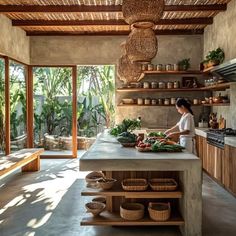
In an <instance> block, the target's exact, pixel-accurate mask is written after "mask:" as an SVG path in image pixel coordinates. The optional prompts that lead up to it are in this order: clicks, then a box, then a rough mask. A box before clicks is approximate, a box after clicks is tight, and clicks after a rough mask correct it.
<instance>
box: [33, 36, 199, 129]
mask: <svg viewBox="0 0 236 236" xmlns="http://www.w3.org/2000/svg"><path fill="white" fill-rule="evenodd" d="M126 39H127V37H126V36H116V37H114V36H111V37H109V36H107V37H105V36H104V37H103V36H97V37H91V36H80V37H77V36H71V37H61V36H60V37H31V39H30V40H31V63H32V64H49V65H50V64H52V65H53V64H54V65H56V64H60V65H63V64H78V65H88V64H89V65H91V64H116V65H117V61H118V58H119V57H120V56H121V53H122V52H121V48H120V44H121V43H122V42H123V41H125V40H126ZM158 49H159V50H158V53H157V56H156V58H155V59H154V60H153V63H156V64H157V63H162V64H168V63H176V62H177V61H178V60H181V59H183V58H191V65H192V69H199V63H200V61H201V57H202V54H203V38H202V36H199V35H196V36H159V37H158ZM169 79H170V80H176V79H181V77H175V76H172V77H169V78H168V77H152V78H148V80H149V81H151V80H169ZM121 85H122V83H121V81H119V80H118V79H116V87H120V86H121ZM139 96H142V97H150V96H151V97H156V98H157V97H173V96H174V97H179V96H185V97H188V98H194V97H196V96H199V95H197V94H181V93H179V94H177V93H175V94H174V95H173V94H151V95H150V94H142V95H140V94H138V93H136V94H123V93H122V94H120V93H116V104H119V103H120V101H121V99H122V98H124V97H139ZM200 96H203V94H200ZM195 111H196V121H197V120H198V117H199V113H200V112H201V111H202V110H201V108H199V107H198V108H197V107H196V108H195ZM138 116H141V117H142V121H143V126H145V127H166V126H171V125H173V124H175V123H176V122H177V120H178V119H179V115H178V114H177V112H176V110H175V108H167V107H164V108H158V107H149V108H141V107H129V108H124V107H117V109H116V122H120V121H121V120H123V119H124V118H127V117H130V118H137V117H138Z"/></svg>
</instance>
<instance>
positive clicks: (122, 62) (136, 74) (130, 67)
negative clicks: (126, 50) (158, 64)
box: [118, 55, 142, 84]
mask: <svg viewBox="0 0 236 236" xmlns="http://www.w3.org/2000/svg"><path fill="white" fill-rule="evenodd" d="M141 74H142V66H141V65H140V64H139V63H132V62H131V61H130V60H129V58H128V56H127V55H124V56H122V57H121V58H120V59H119V61H118V76H119V78H120V80H122V81H124V83H125V84H129V83H130V82H136V81H139V78H140V76H141Z"/></svg>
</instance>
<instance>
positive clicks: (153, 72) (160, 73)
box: [143, 70, 203, 75]
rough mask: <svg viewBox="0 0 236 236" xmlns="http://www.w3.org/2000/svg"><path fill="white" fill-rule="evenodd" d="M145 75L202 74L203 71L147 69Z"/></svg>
mask: <svg viewBox="0 0 236 236" xmlns="http://www.w3.org/2000/svg"><path fill="white" fill-rule="evenodd" d="M143 74H144V75H184V74H187V75H201V74H203V72H202V71H199V70H187V71H164V70H163V71H156V70H145V71H143Z"/></svg>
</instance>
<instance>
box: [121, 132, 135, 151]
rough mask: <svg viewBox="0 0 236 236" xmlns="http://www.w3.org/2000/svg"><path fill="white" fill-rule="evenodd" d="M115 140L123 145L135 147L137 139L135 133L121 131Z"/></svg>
mask: <svg viewBox="0 0 236 236" xmlns="http://www.w3.org/2000/svg"><path fill="white" fill-rule="evenodd" d="M117 141H118V142H119V143H120V144H121V145H122V146H123V147H135V145H136V141H137V135H136V134H133V133H131V132H123V133H121V134H119V135H118V136H117Z"/></svg>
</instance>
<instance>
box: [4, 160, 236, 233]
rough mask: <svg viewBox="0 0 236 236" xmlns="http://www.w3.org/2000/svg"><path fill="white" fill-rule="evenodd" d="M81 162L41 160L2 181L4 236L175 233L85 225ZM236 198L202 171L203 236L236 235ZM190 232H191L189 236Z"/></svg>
mask: <svg viewBox="0 0 236 236" xmlns="http://www.w3.org/2000/svg"><path fill="white" fill-rule="evenodd" d="M78 165H79V161H78V160H61V159H54V160H52V159H43V160H42V162H41V171H40V172H37V173H24V174H22V173H21V172H20V171H17V172H15V173H13V174H11V175H10V176H9V177H7V178H5V179H3V180H1V181H0V236H34V235H35V236H54V235H55V236H75V235H76V236H111V235H113V236H132V235H135V236H141V235H142V236H152V235H155V236H177V235H180V233H179V232H178V228H175V227H169V228H166V227H81V226H80V220H81V218H82V216H83V214H84V211H85V210H84V203H85V202H87V201H89V199H88V198H85V197H81V196H80V191H81V189H82V188H83V180H82V179H83V178H84V176H85V175H86V174H87V173H82V172H79V167H78ZM235 222H236V198H234V197H233V196H232V195H230V194H229V193H228V192H226V191H225V190H224V189H223V188H221V187H220V186H219V185H217V184H216V183H215V182H213V181H212V180H211V179H210V178H209V177H207V176H206V175H204V183H203V236H235V235H236V224H235ZM189 236H191V235H189Z"/></svg>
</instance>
